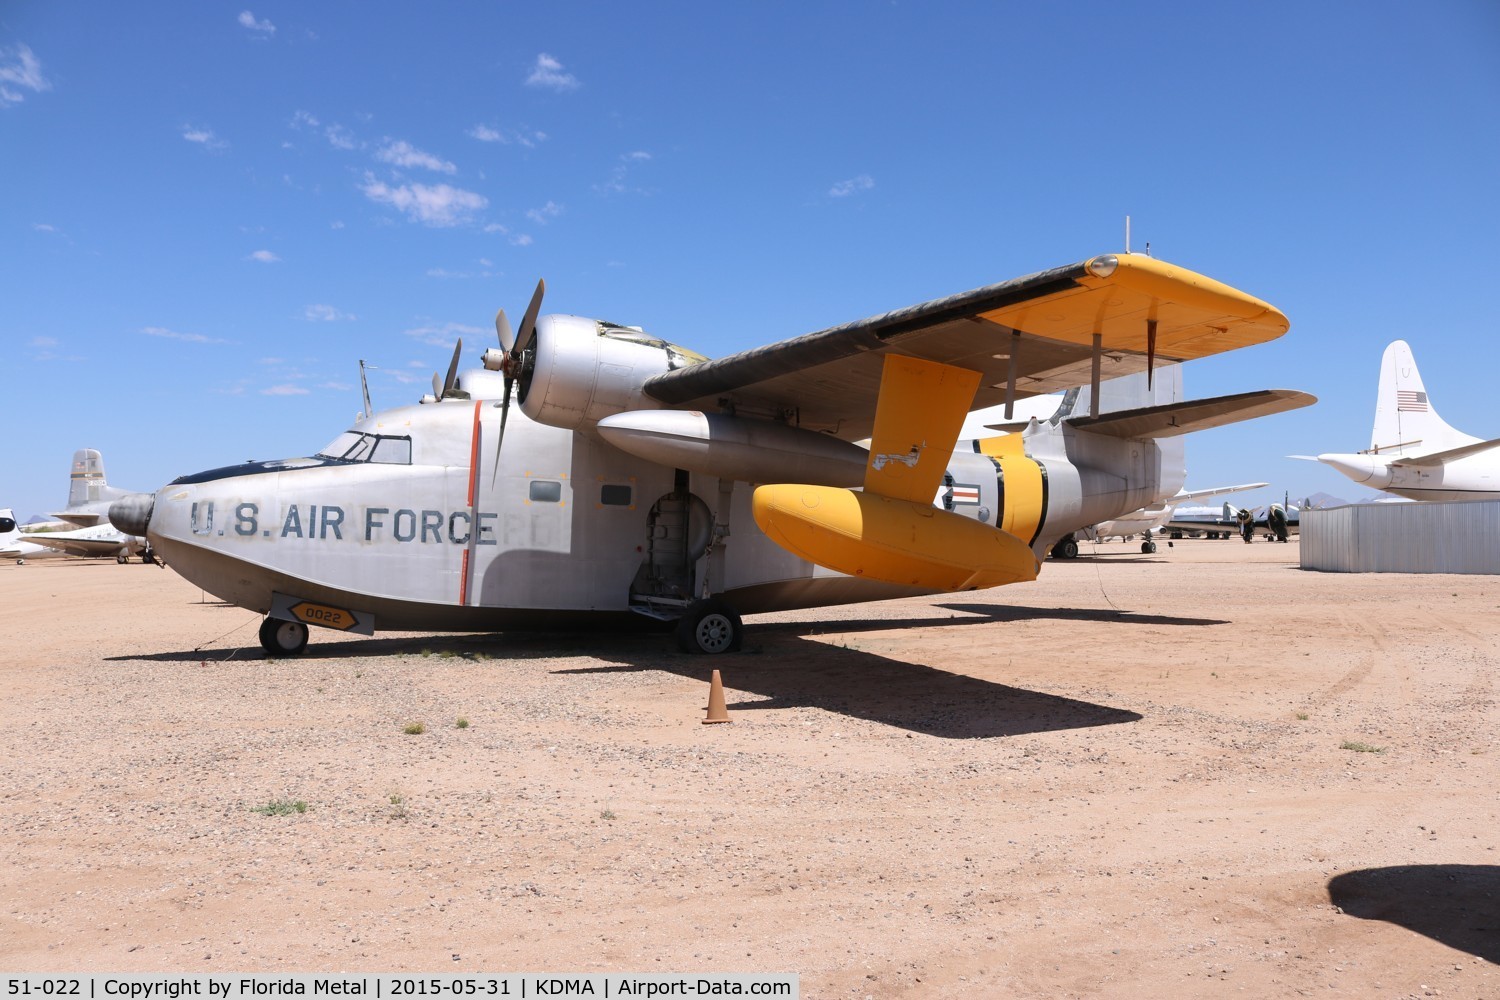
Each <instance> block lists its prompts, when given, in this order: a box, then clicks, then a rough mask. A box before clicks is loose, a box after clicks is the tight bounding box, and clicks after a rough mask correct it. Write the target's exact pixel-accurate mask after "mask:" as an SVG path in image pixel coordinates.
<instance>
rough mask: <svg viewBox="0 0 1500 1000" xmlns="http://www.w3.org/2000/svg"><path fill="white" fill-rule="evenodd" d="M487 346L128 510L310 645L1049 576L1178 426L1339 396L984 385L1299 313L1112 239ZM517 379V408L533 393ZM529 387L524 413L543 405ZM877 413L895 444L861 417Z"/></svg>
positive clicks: (500, 323)
mask: <svg viewBox="0 0 1500 1000" xmlns="http://www.w3.org/2000/svg"><path fill="white" fill-rule="evenodd" d="M542 293H543V285H542V284H541V283H538V285H537V291H536V295H535V296H534V297H533V299H532V301H531V304H530V307H529V308H528V309H527V311H526V314H525V318H524V319H523V320H522V321H521V324H520V327H519V329H518V330H516V331H515V332H514V333H512V329H511V326H510V323H509V322H508V320H507V319H506V317H505V313H504V311H503V310H502V311H501V312H500V314H499V315H498V316H497V317H496V320H495V326H496V330H497V332H498V334H499V338H500V349H498V350H496V349H493V348H492V349H490V350H488V351H486V352H485V353H484V357H483V363H484V370H478V369H476V370H473V371H466V372H464V373H463V374H462V375H460V374H459V373H458V358H459V355H460V351H461V350H462V343H460V344H459V345H458V348H457V349H456V350H455V351H454V358H453V363H452V365H451V366H450V367H449V369H448V375H447V378H446V379H439V378H438V377H437V376H434V378H433V390H434V391H433V394H432V396H430V397H427V398H424V399H423V401H422V402H421V403H419V404H416V405H411V406H404V407H399V408H396V409H393V410H388V411H385V412H382V413H376V414H372V415H369V416H366V417H364V418H363V419H361V420H359V421H358V422H357V423H356V424H355V425H354V426H353V427H351V428H350V429H349V430H348V431H346V432H344V433H343V434H340V435H339V436H338V437H337V438H335V439H334V440H333V441H332V442H331V443H330V444H328V445H327V446H326V447H324V448H323V449H322V450H321V451H319V452H317V453H316V454H314V455H312V456H311V457H308V458H294V459H287V460H282V461H271V462H255V463H250V464H247V465H240V466H233V467H229V468H222V469H214V470H212V471H209V472H200V473H197V474H195V475H189V476H183V477H182V478H180V479H177V480H174V481H173V482H172V483H170V484H169V485H167V486H165V487H163V488H162V489H161V490H159V491H157V493H156V494H155V495H151V494H137V495H135V496H133V497H129V498H126V499H122V500H117V501H116V502H115V504H114V506H113V508H112V509H111V512H110V519H111V521H112V522H113V523H114V524H115V525H116V526H118V527H119V528H120V529H121V530H122V531H125V532H127V533H130V534H144V535H145V536H146V537H147V538H148V539H149V540H150V542H151V544H152V546H153V548H154V551H155V552H156V553H157V555H158V557H160V558H161V559H163V560H165V562H166V563H167V564H168V565H169V566H171V567H172V568H173V569H175V570H176V571H177V572H179V573H181V574H182V575H183V576H184V577H186V578H187V579H188V580H190V581H192V582H193V583H195V584H197V585H198V586H200V587H202V588H203V589H204V590H207V591H208V592H210V593H212V594H214V595H216V596H218V597H220V598H222V599H223V600H225V601H228V602H230V603H233V604H236V605H239V606H240V607H243V608H247V609H250V610H253V611H257V612H260V613H262V614H265V615H266V616H267V618H266V620H265V622H264V623H263V624H262V627H261V632H260V638H261V643H262V644H263V645H264V646H265V648H266V649H267V651H268V652H270V653H272V654H293V653H297V652H300V651H301V650H302V648H303V647H304V645H305V644H306V642H307V635H308V629H307V626H308V625H321V626H327V627H330V628H334V629H340V630H344V631H351V632H360V633H366V634H369V633H373V632H374V631H375V630H376V629H416V630H436V631H477V630H488V629H545V628H552V627H561V626H565V625H569V624H577V623H578V622H579V621H580V620H583V621H592V622H594V623H598V624H620V623H622V622H624V621H626V620H630V619H631V618H632V617H634V620H636V621H639V620H640V618H639V617H638V616H640V615H645V616H648V617H651V618H656V619H659V620H662V621H665V622H676V623H677V626H676V628H677V636H678V639H679V641H680V643H681V644H682V646H683V647H684V648H685V649H687V650H690V651H697V652H707V653H713V652H720V651H724V650H730V649H735V648H737V647H738V645H739V643H740V640H741V620H740V615H741V614H748V613H752V612H764V611H775V610H781V609H789V608H801V607H816V606H821V605H828V604H841V603H851V602H857V601H866V600H875V599H881V598H888V597H898V596H907V595H914V594H931V593H941V592H949V591H961V590H976V589H979V588H984V587H993V586H996V585H999V584H1005V583H1016V582H1019V581H1024V580H1032V579H1035V577H1036V575H1037V570H1038V568H1039V565H1040V562H1041V559H1042V558H1043V557H1044V556H1045V554H1046V553H1047V550H1048V548H1049V547H1050V546H1051V545H1052V543H1054V542H1055V541H1057V540H1058V539H1059V538H1060V537H1062V536H1064V535H1066V534H1067V533H1069V532H1072V531H1076V530H1078V529H1080V528H1082V527H1084V526H1085V525H1091V524H1097V523H1099V522H1100V521H1104V520H1108V519H1110V518H1113V517H1117V516H1119V515H1120V514H1123V513H1126V512H1128V511H1132V510H1136V509H1138V508H1140V507H1142V506H1144V505H1146V504H1148V503H1154V502H1156V501H1157V500H1160V499H1162V498H1164V497H1170V496H1172V495H1173V494H1175V493H1176V492H1177V490H1178V489H1179V488H1180V487H1181V485H1182V479H1183V470H1182V443H1181V440H1180V439H1179V438H1177V437H1176V435H1180V434H1182V433H1184V432H1186V431H1190V430H1193V429H1196V428H1199V427H1211V426H1216V425H1218V424H1222V423H1229V422H1232V421H1235V420H1243V419H1247V418H1249V417H1253V416H1257V415H1260V414H1266V413H1275V412H1279V411H1282V410H1287V409H1292V408H1295V407H1298V406H1304V405H1307V404H1308V403H1311V402H1313V399H1312V397H1311V396H1308V395H1306V394H1305V393H1300V392H1294V391H1289V390H1266V391H1261V392H1250V393H1243V394H1239V395H1234V396H1226V397H1222V398H1219V399H1212V400H1201V401H1197V402H1183V403H1174V404H1170V405H1167V406H1151V407H1143V408H1138V409H1134V410H1129V411H1126V412H1119V413H1110V414H1100V413H1098V412H1097V410H1098V407H1097V405H1095V406H1093V407H1091V410H1093V411H1094V412H1091V413H1088V414H1083V415H1080V416H1076V417H1071V418H1069V419H1066V420H1061V419H1059V420H1057V421H1055V422H1053V421H1047V422H1042V421H1037V420H1032V421H1030V422H1029V423H1028V424H1027V426H1026V428H1025V430H1024V431H1023V432H1022V433H1019V434H1011V435H1008V436H1002V437H995V438H989V439H982V440H975V441H965V442H958V440H957V436H958V431H959V428H960V427H961V425H962V424H963V421H964V416H965V414H966V413H968V412H969V411H970V410H971V409H974V408H978V407H984V406H992V405H997V404H1001V403H1004V404H1007V405H1013V404H1014V401H1015V400H1016V399H1018V398H1021V397H1026V396H1031V395H1036V394H1045V393H1051V392H1056V391H1059V390H1064V389H1067V388H1069V387H1074V386H1079V385H1091V386H1092V387H1093V389H1094V391H1093V393H1092V396H1091V398H1092V399H1094V400H1097V399H1098V398H1099V393H1098V391H1097V390H1098V384H1099V382H1100V380H1101V379H1103V378H1113V377H1115V376H1119V375H1125V374H1130V373H1134V372H1148V373H1149V372H1150V371H1152V370H1154V368H1155V367H1156V366H1157V365H1159V364H1166V363H1168V362H1180V361H1185V360H1189V359H1193V358H1201V357H1205V356H1207V355H1211V354H1217V353H1219V352H1222V351H1228V350H1232V349H1235V348H1239V347H1246V346H1249V345H1252V344H1258V343H1262V342H1264V341H1268V340H1271V339H1273V338H1275V337H1278V336H1280V335H1281V334H1282V333H1284V332H1285V331H1286V329H1287V326H1288V323H1287V319H1286V317H1285V316H1284V315H1282V314H1281V313H1280V312H1279V311H1278V310H1276V309H1275V308H1273V307H1272V306H1270V305H1269V304H1267V303H1265V302H1262V301H1261V300H1260V299H1257V298H1254V297H1252V296H1250V295H1246V294H1245V293H1243V292H1240V291H1237V290H1236V289H1234V288H1231V287H1229V286H1227V285H1224V284H1221V283H1219V282H1217V281H1213V280H1211V279H1209V278H1206V277H1204V276H1202V275H1199V274H1195V273H1194V272H1192V271H1188V270H1186V269H1184V268H1180V267H1175V266H1173V265H1170V264H1167V263H1164V262H1162V261H1159V260H1154V259H1151V258H1149V257H1144V256H1131V255H1125V254H1120V255H1113V254H1112V255H1106V256H1100V257H1093V258H1090V259H1089V260H1086V261H1083V262H1082V263H1078V264H1071V265H1068V266H1066V267H1058V268H1054V269H1052V270H1049V271H1042V272H1039V273H1036V274H1032V275H1029V276H1027V277H1024V278H1019V279H1016V280H1013V281H1008V282H1003V283H1001V284H996V285H990V286H987V287H984V288H979V289H976V290H974V291H969V292H964V293H961V294H958V295H953V296H950V297H948V298H944V299H938V300H935V301H932V302H926V303H923V304H921V305H917V306H912V307H909V308H906V309H900V310H897V311H895V312H890V313H886V314H884V315H880V316H876V317H873V318H871V319H866V320H860V321H858V322H854V323H849V324H845V325H843V326H838V327H833V328H831V329H828V330H823V331H821V332H818V333H811V334H807V335H805V336H802V337H796V338H793V339H790V340H784V341H781V342H779V343H775V344H771V345H769V346H766V347H760V348H755V349H753V350H749V351H744V352H742V353H739V354H735V355H731V356H729V357H725V358H720V359H717V360H713V361H709V360H706V359H704V358H703V357H701V356H700V355H697V354H695V353H693V352H691V351H688V350H685V349H683V348H680V347H677V346H675V345H673V344H669V343H666V342H665V341H662V340H660V339H658V338H655V337H652V336H650V335H648V334H646V333H644V332H642V331H641V330H640V329H639V328H636V327H627V326H619V325H616V324H613V323H606V322H601V321H597V320H592V319H583V318H580V317H577V316H563V315H553V316H545V317H542V318H540V319H538V318H537V315H538V312H539V310H540V306H541V298H542ZM513 395H514V399H515V403H516V406H515V407H513V406H512V396H513ZM513 409H519V410H520V411H521V412H520V413H519V414H518V413H513V412H512V410H513ZM865 439H869V447H868V448H865V447H861V446H860V445H858V444H856V442H859V441H863V440H865Z"/></svg>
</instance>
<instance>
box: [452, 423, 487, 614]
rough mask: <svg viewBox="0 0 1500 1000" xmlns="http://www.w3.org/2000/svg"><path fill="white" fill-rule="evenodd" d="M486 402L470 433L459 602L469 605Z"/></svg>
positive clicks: (459, 577) (459, 576)
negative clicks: (481, 425)
mask: <svg viewBox="0 0 1500 1000" xmlns="http://www.w3.org/2000/svg"><path fill="white" fill-rule="evenodd" d="M483 406H484V403H483V402H482V401H481V402H476V403H475V404H474V428H473V430H472V431H470V433H469V537H470V543H469V544H468V545H466V546H464V560H463V567H462V569H461V570H460V571H459V574H458V603H459V605H460V606H467V605H468V603H469V550H470V549H471V548H473V547H474V546H473V536H474V535H475V534H476V532H475V531H474V528H473V525H474V484H475V483H476V482H478V480H479V414H480V410H481V408H482V407H483Z"/></svg>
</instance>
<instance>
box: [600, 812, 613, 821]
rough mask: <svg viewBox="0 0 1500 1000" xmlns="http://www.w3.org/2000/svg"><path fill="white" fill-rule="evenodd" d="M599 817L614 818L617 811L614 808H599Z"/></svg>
mask: <svg viewBox="0 0 1500 1000" xmlns="http://www.w3.org/2000/svg"><path fill="white" fill-rule="evenodd" d="M599 818H600V819H608V820H612V819H614V818H615V811H614V810H613V809H601V810H599Z"/></svg>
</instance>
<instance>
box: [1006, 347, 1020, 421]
mask: <svg viewBox="0 0 1500 1000" xmlns="http://www.w3.org/2000/svg"><path fill="white" fill-rule="evenodd" d="M1020 350H1021V331H1020V330H1012V331H1011V332H1010V371H1009V373H1008V374H1006V376H1005V419H1006V420H1013V419H1015V415H1016V355H1017V354H1018V353H1020Z"/></svg>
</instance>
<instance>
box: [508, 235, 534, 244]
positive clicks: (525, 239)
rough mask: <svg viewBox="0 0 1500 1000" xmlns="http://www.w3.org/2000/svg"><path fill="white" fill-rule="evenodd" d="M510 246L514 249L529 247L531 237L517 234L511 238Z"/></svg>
mask: <svg viewBox="0 0 1500 1000" xmlns="http://www.w3.org/2000/svg"><path fill="white" fill-rule="evenodd" d="M510 245H511V246H513V247H529V246H531V235H530V234H529V233H517V234H516V235H514V236H512V237H511V238H510Z"/></svg>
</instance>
